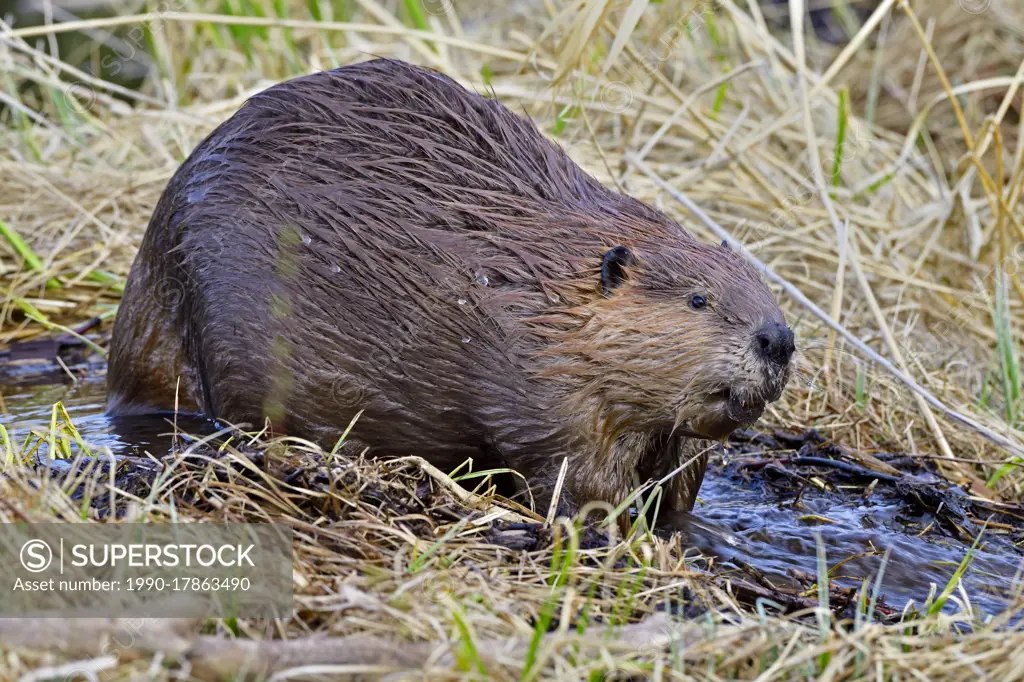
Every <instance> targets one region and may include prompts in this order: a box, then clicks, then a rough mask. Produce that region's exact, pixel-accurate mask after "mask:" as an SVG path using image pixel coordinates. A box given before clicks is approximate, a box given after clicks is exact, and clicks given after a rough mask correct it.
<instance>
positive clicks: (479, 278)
mask: <svg viewBox="0 0 1024 682" xmlns="http://www.w3.org/2000/svg"><path fill="white" fill-rule="evenodd" d="M476 281H477V282H479V283H480V284H483V285H484V286H487V285H488V284H490V283H491V280H489V279H487V275H485V274H484V273H482V272H481V273H480V274H478V275H477V276H476Z"/></svg>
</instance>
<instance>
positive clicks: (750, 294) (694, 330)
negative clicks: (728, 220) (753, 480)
mask: <svg viewBox="0 0 1024 682" xmlns="http://www.w3.org/2000/svg"><path fill="white" fill-rule="evenodd" d="M594 284H595V285H598V284H599V287H597V286H595V289H598V291H596V292H595V295H594V297H593V298H592V299H590V301H589V302H588V303H586V304H585V307H586V308H587V309H588V314H587V316H586V317H587V321H586V323H585V324H584V325H583V326H582V327H581V328H579V329H577V330H576V332H575V333H574V334H572V335H571V336H572V338H571V340H568V339H567V341H568V347H566V346H563V347H562V349H561V350H562V351H563V352H564V351H570V352H572V353H573V354H574V356H575V357H576V359H577V361H579V360H584V361H585V362H586V364H588V365H589V368H588V369H589V370H590V371H587V372H583V374H587V375H589V377H588V379H587V382H586V383H585V384H584V385H583V386H581V387H580V389H579V393H577V395H580V396H581V397H584V398H585V399H586V401H587V403H589V404H590V405H591V406H592V408H593V406H599V407H597V409H598V410H599V411H600V413H601V414H600V417H601V418H602V421H604V422H605V425H604V428H603V429H602V431H604V435H605V437H609V436H611V437H617V436H618V435H621V434H622V433H623V432H626V431H635V430H643V431H647V432H650V431H659V432H664V433H670V432H674V433H677V434H678V433H682V434H688V435H692V436H700V437H703V438H710V439H720V438H724V437H725V436H727V435H729V434H730V433H732V431H734V430H735V429H737V428H739V427H742V426H746V425H749V424H751V423H753V422H754V421H756V420H757V419H758V417H760V416H761V414H762V413H763V412H764V409H765V406H766V405H767V404H768V403H770V402H773V401H775V400H777V399H778V398H779V396H780V395H781V394H782V390H783V388H784V387H785V385H786V382H787V381H788V379H789V375H790V372H791V358H792V355H793V352H794V350H795V345H794V337H793V332H792V330H790V328H789V327H788V326H787V325H786V319H785V317H784V316H783V313H782V311H781V310H780V309H779V305H778V303H777V302H776V300H775V297H774V295H773V294H772V292H771V291H770V290H769V289H768V287H767V285H766V284H765V282H764V280H763V279H762V278H761V275H760V273H759V272H758V271H757V270H756V269H755V268H754V266H752V265H751V264H750V263H749V262H748V261H747V260H745V259H744V258H743V257H742V256H740V255H739V254H737V253H735V252H734V251H732V250H731V249H729V248H728V247H726V246H724V245H722V246H715V245H709V244H704V243H701V242H698V241H696V240H695V239H692V238H687V239H685V240H682V241H681V243H678V244H674V245H673V246H672V247H671V248H667V249H666V248H657V247H655V248H651V247H650V246H647V245H644V244H638V245H635V246H631V247H626V246H617V247H614V248H612V249H610V250H609V251H607V253H605V255H604V257H603V261H602V265H601V275H600V282H599V283H598V282H595V283H594Z"/></svg>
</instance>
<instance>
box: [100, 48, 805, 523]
mask: <svg viewBox="0 0 1024 682" xmlns="http://www.w3.org/2000/svg"><path fill="white" fill-rule="evenodd" d="M793 352H794V336H793V332H792V331H791V330H790V328H789V327H788V326H786V321H785V318H784V315H783V313H782V311H781V310H780V308H779V306H778V304H777V301H776V300H775V297H774V296H773V294H772V293H771V291H770V289H769V288H768V287H767V286H766V284H765V282H764V280H763V279H762V277H761V275H760V273H759V272H758V271H757V269H756V268H754V267H753V266H752V265H750V264H749V263H748V262H747V261H746V260H745V259H744V258H743V257H742V256H741V255H739V254H737V253H735V252H734V251H733V250H731V249H729V248H728V247H727V246H725V245H717V244H706V243H704V242H701V241H699V240H698V239H697V238H695V237H694V236H692V235H691V234H690V233H688V232H687V231H685V230H684V229H683V228H682V227H681V226H680V225H679V224H678V223H676V222H674V221H672V220H671V219H669V218H668V217H667V216H665V215H663V214H662V213H660V212H659V211H656V210H654V209H653V208H650V207H648V206H646V205H644V204H643V203H641V202H639V201H637V200H635V199H632V198H630V197H628V196H623V195H621V194H618V193H616V192H613V191H611V190H609V189H607V188H606V187H604V186H603V185H601V184H600V183H599V182H598V181H597V180H596V179H595V178H593V177H592V176H590V175H588V174H587V173H586V172H584V171H583V170H582V169H581V168H580V167H579V166H577V165H576V164H575V163H573V162H572V161H571V160H570V159H569V157H568V156H567V155H566V154H565V152H564V151H563V150H562V149H561V148H560V147H558V146H557V145H555V144H554V143H552V142H550V141H549V140H548V139H547V138H545V137H544V136H543V135H542V134H541V133H540V131H539V130H538V129H537V127H536V126H535V125H534V124H533V123H532V122H531V121H530V120H529V119H528V118H521V117H519V116H517V115H516V114H514V113H512V112H511V111H510V110H509V109H507V108H506V107H505V106H503V105H502V104H501V103H499V102H498V101H496V100H495V99H491V98H487V97H484V96H480V95H477V94H474V93H471V92H469V91H467V90H466V89H464V88H463V87H461V86H460V85H458V84H457V83H456V82H455V81H453V80H452V79H450V78H448V77H446V76H444V75H442V74H440V73H436V72H434V71H430V70H426V69H424V68H420V67H416V66H412V65H409V64H406V63H403V62H400V61H395V60H388V59H377V60H372V61H367V62H363V63H359V64H356V65H351V66H345V67H342V68H339V69H335V70H332V71H325V72H320V73H316V74H312V75H308V76H304V77H300V78H296V79H294V80H290V81H287V82H284V83H281V84H278V85H275V86H273V87H271V88H269V89H267V90H265V91H263V92H261V93H259V94H257V95H255V96H253V97H252V98H251V99H249V100H248V101H247V103H246V104H244V105H243V106H242V107H241V108H240V109H239V111H238V112H237V113H235V114H234V115H233V116H232V117H231V118H230V119H228V120H227V121H226V122H224V123H223V124H222V125H220V126H219V127H218V128H217V129H216V130H214V131H213V132H212V133H211V134H210V135H209V136H208V137H207V138H206V139H205V140H204V141H203V142H201V143H200V144H199V146H198V147H196V149H195V150H194V151H193V152H192V154H191V155H190V156H189V157H188V159H187V160H186V161H185V162H184V164H182V166H181V167H180V168H179V169H178V171H177V172H176V173H175V175H174V176H173V177H172V179H171V180H170V183H169V184H168V186H167V188H166V189H165V191H164V193H163V195H162V196H161V198H160V200H159V202H158V203H157V206H156V208H155V210H154V213H153V216H152V219H151V220H150V222H149V226H148V228H147V230H146V233H145V235H144V237H143V239H142V243H141V246H140V249H139V252H138V255H137V257H136V259H135V262H134V264H133V266H132V269H131V272H130V274H129V276H128V280H127V284H126V286H125V290H124V295H123V299H122V302H121V305H120V309H119V311H118V314H117V318H116V322H115V325H114V329H113V338H112V342H111V348H110V358H109V372H108V389H109V399H108V410H109V412H110V413H112V414H118V415H120V414H135V413H140V412H150V411H166V410H179V411H188V412H197V413H202V414H204V415H206V416H207V417H209V418H213V419H217V420H223V421H228V422H232V423H241V422H247V423H249V424H251V425H257V426H264V425H269V427H270V428H271V430H272V432H273V433H275V434H287V435H292V436H298V437H302V438H305V439H307V440H311V441H314V442H317V443H319V444H321V445H323V446H324V447H332V446H334V445H335V444H336V443H337V441H338V440H339V436H340V435H341V434H342V433H344V432H345V431H346V429H347V427H349V425H350V424H352V423H353V419H354V417H355V416H356V415H357V414H359V415H360V416H359V418H358V420H357V421H356V423H355V424H354V427H353V428H352V430H351V432H350V433H348V436H347V437H346V439H345V441H344V443H343V444H342V446H341V449H342V451H343V452H349V453H354V454H359V453H361V452H363V451H364V450H366V449H368V450H369V452H370V453H371V454H373V455H376V456H384V457H397V456H407V455H420V456H422V457H424V458H425V459H427V460H428V461H430V462H432V463H433V464H435V465H436V466H440V467H448V468H454V467H456V466H458V465H459V464H461V463H463V462H465V460H467V459H468V458H472V459H473V460H474V463H475V464H476V466H477V467H478V468H482V467H486V468H492V467H509V468H511V469H513V470H515V471H517V472H519V473H520V474H521V476H522V478H521V479H519V478H517V479H516V480H525V483H526V485H527V487H528V488H529V491H530V492H531V493H532V495H533V498H534V500H535V502H536V504H537V508H538V509H539V510H540V511H541V512H544V511H546V510H547V509H548V505H549V504H550V502H551V497H552V492H553V491H552V488H553V484H554V483H555V481H556V478H557V476H558V474H559V470H560V468H561V465H562V462H563V460H564V459H565V458H568V466H567V473H566V476H565V478H564V485H563V489H562V490H561V493H560V495H559V498H558V502H559V504H560V507H559V509H560V510H562V511H563V512H566V513H567V512H571V511H572V510H576V509H578V508H579V507H580V506H581V505H582V504H584V503H586V502H590V501H604V502H607V503H610V504H612V505H616V504H618V503H620V502H622V501H623V500H624V499H625V498H626V496H627V495H628V494H629V493H630V492H631V490H632V489H633V488H634V485H635V484H634V478H635V477H637V476H639V478H640V480H650V479H652V478H661V477H664V476H665V475H666V474H668V473H669V472H672V471H673V470H675V469H676V468H678V467H679V466H680V465H682V464H684V463H686V462H688V461H689V462H691V464H690V465H689V466H687V467H685V468H684V469H683V471H682V473H681V474H679V475H677V476H676V477H674V478H673V479H671V480H670V481H669V482H668V483H667V484H666V486H665V492H666V495H665V496H664V498H663V500H662V506H663V507H665V506H667V507H668V508H670V509H675V510H682V511H689V510H690V509H691V508H692V506H693V503H694V499H695V497H696V493H697V490H698V488H699V486H700V483H701V481H702V479H703V476H704V469H705V465H706V462H707V455H706V454H704V453H705V451H706V450H707V449H708V446H709V445H710V443H708V440H712V441H713V440H715V439H722V438H724V437H726V436H727V435H728V434H730V433H731V432H732V431H734V430H735V429H736V428H738V427H741V426H744V425H749V424H751V423H752V422H754V421H755V420H756V419H757V418H758V417H760V415H761V414H762V412H763V410H764V408H765V405H766V404H767V403H769V402H771V401H774V400H777V399H778V398H779V396H780V394H781V392H782V390H783V387H784V386H785V384H786V382H787V380H788V377H789V374H790V364H791V356H792V354H793ZM524 499H526V496H525V495H524Z"/></svg>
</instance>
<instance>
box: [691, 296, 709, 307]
mask: <svg viewBox="0 0 1024 682" xmlns="http://www.w3.org/2000/svg"><path fill="white" fill-rule="evenodd" d="M707 304H708V302H707V300H706V299H705V298H704V297H703V296H701V295H700V294H697V295H696V296H694V297H693V298H691V299H690V307H691V308H693V309H694V310H700V309H701V308H703V307H704V306H706V305H707Z"/></svg>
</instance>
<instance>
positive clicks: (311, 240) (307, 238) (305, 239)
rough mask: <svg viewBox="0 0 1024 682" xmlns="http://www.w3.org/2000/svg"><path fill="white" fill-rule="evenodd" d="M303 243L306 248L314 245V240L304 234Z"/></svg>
mask: <svg viewBox="0 0 1024 682" xmlns="http://www.w3.org/2000/svg"><path fill="white" fill-rule="evenodd" d="M302 243H303V244H305V245H306V246H309V245H310V244H312V243H313V238H312V237H310V236H309V235H308V234H304V235H302Z"/></svg>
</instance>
